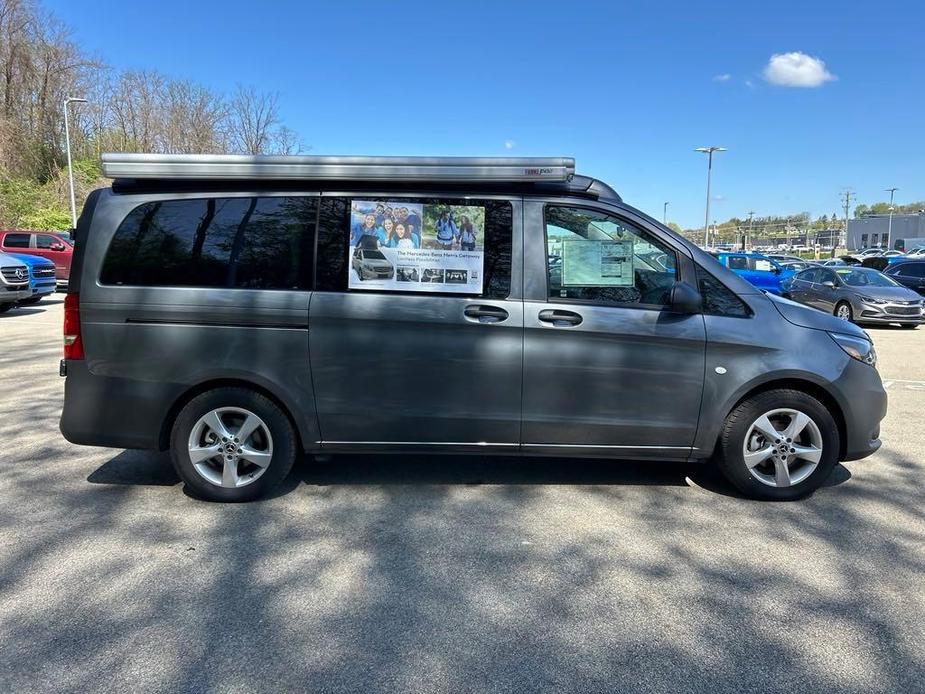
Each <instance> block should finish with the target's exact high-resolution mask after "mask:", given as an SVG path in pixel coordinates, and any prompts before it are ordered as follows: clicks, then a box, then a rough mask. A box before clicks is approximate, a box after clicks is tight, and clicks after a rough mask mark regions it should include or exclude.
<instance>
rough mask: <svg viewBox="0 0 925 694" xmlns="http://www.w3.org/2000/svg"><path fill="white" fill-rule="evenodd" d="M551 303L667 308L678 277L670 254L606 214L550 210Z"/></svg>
mask: <svg viewBox="0 0 925 694" xmlns="http://www.w3.org/2000/svg"><path fill="white" fill-rule="evenodd" d="M546 264H547V271H548V277H549V298H550V299H551V300H553V301H555V300H557V299H578V300H581V301H593V302H596V303H602V304H646V305H652V306H665V305H667V304H668V295H669V292H670V290H671V286H672V285H673V284H674V282H675V277H676V275H677V271H676V267H677V257H676V255H675V253H674V251H673V250H671V248H669V247H668V246H666V245H664V244H663V243H661V242H660V241H658V240H657V239H655V238H654V237H652V236H651V235H649V234H648V233H647V232H645V231H642V230H641V229H638V228H636V227H635V226H633V225H631V224H629V223H627V222H624V221H623V220H620V219H617V218H616V217H612V216H610V215H608V214H606V213H604V212H599V211H594V210H588V209H585V208H576V207H558V206H552V205H550V206H549V207H547V208H546Z"/></svg>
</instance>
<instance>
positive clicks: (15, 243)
mask: <svg viewBox="0 0 925 694" xmlns="http://www.w3.org/2000/svg"><path fill="white" fill-rule="evenodd" d="M3 245H4V246H6V247H7V248H28V247H29V234H7V235H6V237H5V238H4V239H3Z"/></svg>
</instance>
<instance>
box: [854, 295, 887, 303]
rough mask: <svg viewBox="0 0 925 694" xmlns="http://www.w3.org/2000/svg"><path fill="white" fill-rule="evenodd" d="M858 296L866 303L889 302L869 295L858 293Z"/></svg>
mask: <svg viewBox="0 0 925 694" xmlns="http://www.w3.org/2000/svg"><path fill="white" fill-rule="evenodd" d="M858 298H859V299H860V300H861V301H863V302H864V303H865V304H888V303H889V302H888V301H881V300H880V299H874V298H871V297H869V296H863V295H862V294H858Z"/></svg>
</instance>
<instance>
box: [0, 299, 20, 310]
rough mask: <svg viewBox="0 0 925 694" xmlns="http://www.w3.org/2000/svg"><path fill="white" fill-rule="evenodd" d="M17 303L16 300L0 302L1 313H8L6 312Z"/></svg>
mask: <svg viewBox="0 0 925 694" xmlns="http://www.w3.org/2000/svg"><path fill="white" fill-rule="evenodd" d="M15 305H16V302H15V301H11V302H9V303H5V304H0V313H6V312H7V311H9V310H10V309H11V308H13V307H14V306H15Z"/></svg>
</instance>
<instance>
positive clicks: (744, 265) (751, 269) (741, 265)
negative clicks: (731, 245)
mask: <svg viewBox="0 0 925 694" xmlns="http://www.w3.org/2000/svg"><path fill="white" fill-rule="evenodd" d="M713 256H714V257H715V258H716V259H717V260H718V261H719V262H720V263H722V264H723V265H725V266H726V267H728V268H729V269H730V270H732V271H733V272H734V273H736V274H737V275H741V276H742V278H743V279H746V280H748V281H749V282H750V283H751V284H753V285H755V286H756V287H758V289H761V290H764V291H766V292H770V293H771V294H778V295H779V294H780V293H781V287H780V285H781V282H782V281H784V280H787V279H790V278H791V277H793V276H794V275H795V274H796V272H795V271H794V270H788V269H786V268H784V267H781V265H780V264H779V263H778V262H777V261H776V260H774V259H772V258H769V257H767V256H766V255H761V254H760V253H714V254H713Z"/></svg>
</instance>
